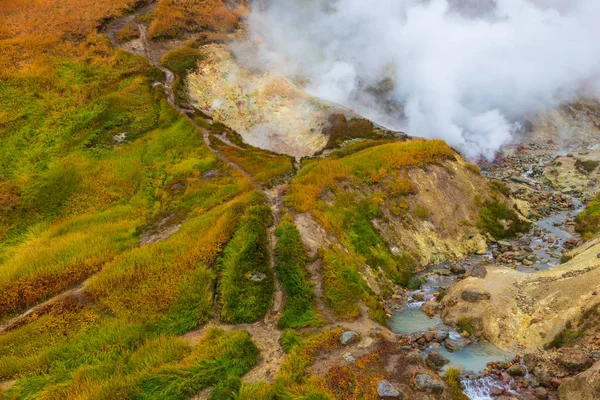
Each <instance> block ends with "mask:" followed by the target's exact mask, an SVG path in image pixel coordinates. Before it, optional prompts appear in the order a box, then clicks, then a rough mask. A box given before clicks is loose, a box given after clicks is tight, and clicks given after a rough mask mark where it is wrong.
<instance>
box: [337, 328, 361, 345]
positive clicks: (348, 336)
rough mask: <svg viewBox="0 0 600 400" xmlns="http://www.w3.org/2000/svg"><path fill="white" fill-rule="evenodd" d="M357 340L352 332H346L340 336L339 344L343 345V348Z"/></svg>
mask: <svg viewBox="0 0 600 400" xmlns="http://www.w3.org/2000/svg"><path fill="white" fill-rule="evenodd" d="M357 338H358V333H356V332H353V331H346V332H344V333H342V334H341V335H340V343H341V344H343V345H344V346H347V345H349V344H352V343H354V342H356V339H357Z"/></svg>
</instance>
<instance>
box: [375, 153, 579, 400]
mask: <svg viewBox="0 0 600 400" xmlns="http://www.w3.org/2000/svg"><path fill="white" fill-rule="evenodd" d="M531 149H533V150H534V151H535V152H536V153H535V154H536V155H535V156H533V155H532V152H531ZM540 151H543V146H531V147H529V148H528V147H519V148H517V150H516V151H511V152H509V154H510V155H509V156H507V157H505V158H503V159H501V160H497V161H496V163H492V164H487V165H483V168H484V170H483V174H484V175H486V176H487V177H488V178H489V179H490V180H492V179H493V180H496V181H500V182H502V183H503V185H505V188H506V190H510V192H511V196H513V197H514V198H516V199H517V200H516V201H517V204H518V205H519V206H521V207H522V208H523V210H520V211H522V213H523V214H526V216H527V217H529V218H531V219H532V222H533V224H532V228H531V229H530V230H529V232H527V233H525V234H522V235H520V236H519V237H517V238H514V239H512V240H498V241H493V240H490V242H489V250H488V252H487V253H486V254H482V255H473V256H471V257H468V258H467V259H464V260H460V261H457V262H451V263H445V264H441V265H436V266H433V267H430V268H428V269H427V270H425V271H423V272H421V273H420V274H419V275H418V278H420V279H421V284H420V286H419V287H418V288H417V289H415V290H399V291H398V292H397V293H396V294H395V295H394V296H393V297H392V299H391V300H390V301H389V302H387V303H386V308H387V312H388V315H389V319H388V324H389V326H390V328H391V329H392V331H394V332H395V333H397V334H399V335H401V337H402V338H403V340H404V343H405V346H404V349H405V350H406V351H409V352H419V353H420V354H421V355H422V356H423V357H426V358H427V362H428V364H429V365H430V366H433V367H435V368H439V369H441V370H443V369H445V368H448V366H451V365H452V366H460V367H461V371H462V385H463V389H464V393H465V394H466V395H467V396H468V397H469V398H470V399H473V400H484V399H502V398H505V399H508V398H518V399H548V398H550V399H552V398H557V394H556V389H557V388H558V386H559V385H560V384H561V383H562V381H561V380H557V379H554V380H553V379H552V378H551V377H547V376H541V377H540V376H537V375H536V374H535V373H534V371H530V370H529V368H528V367H527V363H526V362H525V361H524V358H523V354H515V353H512V352H508V351H504V350H502V349H499V348H498V347H496V346H495V345H494V344H492V343H489V342H488V341H487V340H485V339H482V338H479V337H477V334H478V332H477V331H476V330H475V328H474V327H473V326H471V324H470V322H469V321H468V320H464V321H459V323H458V324H455V325H454V326H449V325H446V324H445V323H444V322H443V321H442V318H441V317H440V307H441V306H440V300H441V299H442V298H443V296H444V294H445V292H446V290H447V289H448V288H449V287H451V286H452V285H454V284H455V283H456V282H458V281H460V280H462V279H464V278H465V277H468V276H473V277H479V278H485V276H486V275H487V268H489V267H500V268H507V269H514V270H517V271H520V272H523V273H534V272H537V271H545V270H548V269H551V268H553V267H555V266H557V265H559V264H561V262H563V261H565V259H567V256H566V253H567V252H568V251H569V250H571V249H573V248H574V247H576V246H577V245H578V244H579V243H580V238H579V237H578V235H577V234H575V233H574V225H575V222H574V220H575V216H576V215H577V214H578V213H579V212H580V211H581V210H582V209H583V207H584V206H583V204H582V203H581V202H580V201H579V200H578V199H577V197H575V195H576V194H578V193H574V192H572V191H570V190H562V191H559V190H556V189H555V188H553V187H551V186H550V185H549V184H548V183H549V181H548V180H547V179H545V175H544V171H545V170H546V166H547V165H548V164H551V163H553V162H554V160H555V159H556V158H557V157H559V155H558V154H556V153H553V150H552V149H549V150H547V152H545V153H544V154H543V155H540V154H539V153H540ZM532 161H533V162H534V163H530V162H532ZM520 201H521V203H519V202H520ZM525 204H526V206H525ZM523 211H524V212H523ZM536 219H537V220H536ZM461 296H462V299H463V300H464V301H467V302H470V301H472V302H476V301H479V300H481V299H485V298H486V296H489V293H486V292H484V291H481V290H477V289H472V290H464V291H463V292H462V294H461ZM524 306H525V307H526V306H527V305H524ZM537 372H539V371H537ZM538 375H539V374H538ZM542 375H543V374H542Z"/></svg>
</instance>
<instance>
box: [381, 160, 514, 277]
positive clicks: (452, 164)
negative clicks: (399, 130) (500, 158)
mask: <svg viewBox="0 0 600 400" xmlns="http://www.w3.org/2000/svg"><path fill="white" fill-rule="evenodd" d="M471 168H472V166H471ZM407 176H408V178H409V179H410V181H411V182H412V183H413V184H414V185H415V190H414V194H413V195H411V196H407V197H406V199H407V203H408V209H409V210H411V212H410V213H409V214H410V215H409V216H408V218H406V217H404V218H402V217H398V216H396V215H394V213H393V210H390V207H385V206H384V207H382V209H383V213H384V217H383V218H379V219H376V220H374V221H373V222H374V225H375V226H376V227H377V229H378V230H379V232H380V233H381V235H382V237H383V238H384V240H385V241H386V242H387V243H388V244H389V246H390V248H391V249H392V251H394V249H403V250H404V251H408V252H410V253H411V254H414V255H415V256H416V258H417V259H418V261H419V264H420V265H421V266H426V265H431V264H437V263H441V262H444V261H447V260H453V259H460V258H463V257H465V256H467V255H469V254H473V253H479V254H481V253H485V251H486V250H487V244H486V240H485V237H484V235H482V233H481V231H480V230H479V229H478V228H477V227H476V225H477V222H478V219H479V216H480V211H481V205H482V203H483V202H485V201H488V200H492V199H493V198H494V193H493V192H492V189H491V188H490V186H489V185H488V183H487V182H486V181H485V179H484V178H483V177H481V176H480V175H479V174H478V173H477V172H475V171H473V170H472V169H470V167H469V166H468V164H467V163H466V162H465V161H464V160H463V159H462V158H460V157H456V160H454V161H447V162H444V163H443V164H441V165H429V166H427V167H424V168H413V169H410V170H409V171H408V175H407ZM503 201H507V202H508V199H503Z"/></svg>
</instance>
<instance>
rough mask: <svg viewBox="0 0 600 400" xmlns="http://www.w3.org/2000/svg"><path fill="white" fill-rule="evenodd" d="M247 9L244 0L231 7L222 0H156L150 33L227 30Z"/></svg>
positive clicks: (164, 35)
mask: <svg viewBox="0 0 600 400" xmlns="http://www.w3.org/2000/svg"><path fill="white" fill-rule="evenodd" d="M246 10H247V8H246V7H245V5H244V4H240V5H239V6H237V8H230V7H228V6H227V5H226V4H225V3H224V2H223V0H159V2H158V9H157V10H156V18H154V20H153V21H152V23H151V25H150V31H149V36H150V37H151V38H167V37H177V36H179V35H181V34H182V33H184V32H186V31H187V32H194V31H199V30H201V29H207V30H210V31H217V32H229V31H232V30H233V29H234V28H235V27H236V26H237V24H238V20H239V18H240V17H241V16H243V15H244V14H245V13H246V12H247V11H246Z"/></svg>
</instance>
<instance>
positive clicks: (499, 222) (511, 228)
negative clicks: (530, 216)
mask: <svg viewBox="0 0 600 400" xmlns="http://www.w3.org/2000/svg"><path fill="white" fill-rule="evenodd" d="M477 227H478V228H479V229H481V230H482V231H484V232H488V233H490V234H491V235H492V236H493V237H494V238H496V239H504V238H508V237H513V236H515V235H516V234H517V233H521V232H527V231H528V230H529V228H531V223H529V222H527V221H523V220H521V219H520V218H519V216H518V215H517V213H516V212H515V211H514V210H511V209H510V208H508V206H506V205H505V204H503V203H500V202H496V201H486V202H484V203H483V205H482V207H481V214H480V217H479V221H478V222H477Z"/></svg>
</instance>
